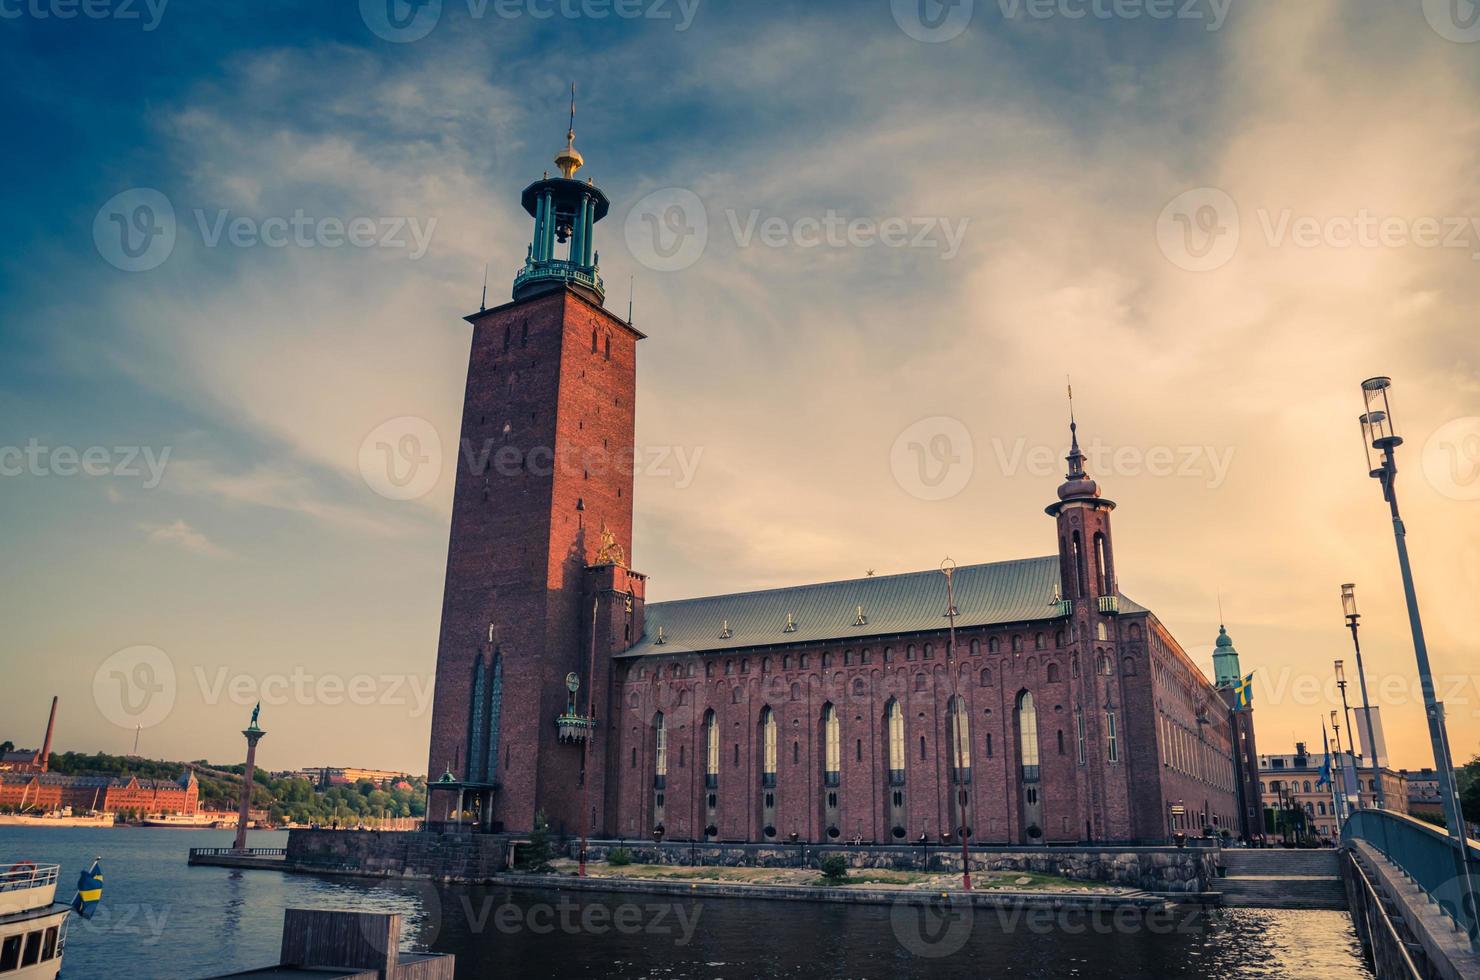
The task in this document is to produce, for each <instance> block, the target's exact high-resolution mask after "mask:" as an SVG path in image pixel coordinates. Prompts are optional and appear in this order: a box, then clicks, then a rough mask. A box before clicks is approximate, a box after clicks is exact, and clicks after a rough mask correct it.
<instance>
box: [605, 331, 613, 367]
mask: <svg viewBox="0 0 1480 980" xmlns="http://www.w3.org/2000/svg"><path fill="white" fill-rule="evenodd" d="M606 359H607V360H608V361H609V360H611V359H612V338H611V335H610V334H608V335H607V338H606Z"/></svg>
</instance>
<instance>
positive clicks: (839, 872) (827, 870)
mask: <svg viewBox="0 0 1480 980" xmlns="http://www.w3.org/2000/svg"><path fill="white" fill-rule="evenodd" d="M818 868H820V869H821V871H822V877H823V878H825V879H827V882H828V883H829V884H833V885H835V884H837V883H838V882H840V881H845V880H846V879H847V877H848V862H847V860H845V859H844V858H843V855H841V854H829V855H828V856H827V857H825V858H823V859H822V863H821V864H819V865H818Z"/></svg>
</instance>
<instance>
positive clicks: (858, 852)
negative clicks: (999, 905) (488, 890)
mask: <svg viewBox="0 0 1480 980" xmlns="http://www.w3.org/2000/svg"><path fill="white" fill-rule="evenodd" d="M617 847H621V848H625V849H627V850H628V851H630V852H631V853H632V859H633V861H635V862H638V863H641V864H673V865H717V866H722V867H732V868H745V867H759V868H798V867H807V868H816V867H819V866H820V864H821V862H822V859H823V858H826V857H830V856H832V855H834V854H839V855H842V857H843V858H844V860H846V861H847V862H848V866H849V867H850V868H858V869H865V868H887V869H891V870H895V871H932V872H959V871H960V870H961V849H960V848H959V847H956V848H953V847H949V846H945V845H936V844H932V845H930V846H929V847H922V846H920V845H913V846H907V847H906V846H894V847H878V846H872V845H861V846H836V845H824V844H688V843H667V844H655V843H654V842H652V841H641V840H633V841H625V840H624V841H613V840H602V841H590V842H589V843H588V845H587V851H586V854H587V857H588V858H589V859H590V860H593V861H604V860H606V858H607V855H608V853H609V852H610V851H611V850H612V849H613V848H617ZM579 855H580V844H579V842H576V841H571V843H570V856H571V857H573V858H575V857H579ZM1218 855H1219V850H1218V849H1217V848H1214V847H1187V848H1177V847H1040V848H1032V847H1017V848H993V847H973V848H971V851H970V857H971V870H973V871H1032V872H1037V873H1038V874H1049V875H1058V876H1060V877H1063V878H1073V879H1075V880H1077V881H1092V882H1099V883H1103V884H1108V885H1118V886H1121V887H1125V888H1142V889H1145V890H1146V891H1150V892H1160V893H1177V894H1189V895H1191V894H1196V893H1199V892H1206V891H1211V890H1213V887H1212V883H1213V881H1214V879H1215V878H1216V877H1217V873H1218V871H1217V869H1218V863H1219V857H1218Z"/></svg>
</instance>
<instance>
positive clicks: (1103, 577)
mask: <svg viewBox="0 0 1480 980" xmlns="http://www.w3.org/2000/svg"><path fill="white" fill-rule="evenodd" d="M1114 584H1115V583H1113V582H1111V581H1110V570H1109V569H1108V568H1107V567H1106V555H1105V534H1104V532H1102V531H1096V532H1095V585H1096V586H1097V587H1098V588H1099V590H1100V591H1099V592H1098V593H1096V594H1097V595H1109V594H1110V589H1111V587H1112V586H1113V585H1114Z"/></svg>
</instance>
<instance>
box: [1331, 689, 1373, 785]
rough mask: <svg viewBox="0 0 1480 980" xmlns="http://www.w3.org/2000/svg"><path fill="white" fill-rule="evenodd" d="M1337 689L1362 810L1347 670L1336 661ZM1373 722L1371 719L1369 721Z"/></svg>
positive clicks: (1337, 747) (1338, 745) (1339, 748)
mask: <svg viewBox="0 0 1480 980" xmlns="http://www.w3.org/2000/svg"><path fill="white" fill-rule="evenodd" d="M1336 687H1337V688H1338V689H1339V690H1340V691H1341V720H1342V721H1344V722H1346V751H1347V753H1348V754H1350V755H1351V757H1352V775H1353V776H1355V777H1356V780H1357V809H1359V810H1360V809H1361V808H1362V778H1361V775H1360V770H1358V769H1357V749H1356V746H1354V745H1353V744H1352V741H1353V740H1352V709H1351V705H1349V704H1347V703H1346V668H1345V667H1344V666H1343V665H1342V662H1341V661H1340V660H1338V661H1336ZM1367 720H1368V721H1371V720H1372V719H1371V718H1370V717H1369V718H1368V719H1367ZM1336 751H1338V752H1340V751H1341V739H1340V738H1338V739H1337V740H1336Z"/></svg>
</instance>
